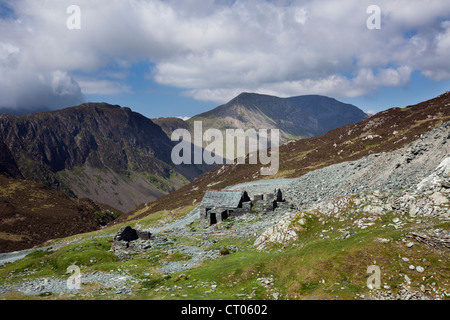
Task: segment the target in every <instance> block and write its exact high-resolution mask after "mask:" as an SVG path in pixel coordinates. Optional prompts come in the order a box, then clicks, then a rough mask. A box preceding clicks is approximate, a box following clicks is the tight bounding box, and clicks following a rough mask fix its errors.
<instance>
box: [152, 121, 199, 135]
mask: <svg viewBox="0 0 450 320" xmlns="http://www.w3.org/2000/svg"><path fill="white" fill-rule="evenodd" d="M152 121H153V122H154V123H155V124H157V125H158V126H160V127H161V129H162V130H163V131H164V132H165V134H167V136H168V137H171V136H172V132H173V131H175V130H177V129H186V130H190V129H191V126H190V125H189V123H188V122H186V121H184V120H182V119H180V118H157V119H152Z"/></svg>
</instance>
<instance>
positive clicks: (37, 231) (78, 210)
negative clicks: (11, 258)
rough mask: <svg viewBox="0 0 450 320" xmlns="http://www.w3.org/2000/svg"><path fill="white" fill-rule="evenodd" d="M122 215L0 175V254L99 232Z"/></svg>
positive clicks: (99, 205) (93, 203)
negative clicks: (57, 239)
mask: <svg viewBox="0 0 450 320" xmlns="http://www.w3.org/2000/svg"><path fill="white" fill-rule="evenodd" d="M120 213H121V212H120V211H117V210H115V209H113V208H111V207H109V206H107V205H102V204H98V203H95V202H93V201H91V200H89V199H79V200H78V199H73V198H70V197H69V196H67V195H66V194H64V193H62V192H58V191H56V190H52V189H50V188H48V187H46V186H44V185H42V184H40V183H36V182H32V181H26V180H21V179H11V178H6V177H4V176H2V175H0V252H9V251H16V250H22V249H27V248H31V247H33V246H37V245H42V244H43V243H44V242H45V241H47V240H51V239H56V238H63V237H68V236H71V235H75V234H80V233H85V232H89V231H94V230H98V229H99V228H100V227H101V226H102V225H105V224H107V223H108V222H110V221H112V220H114V219H115V218H117V217H118V216H119V214H120Z"/></svg>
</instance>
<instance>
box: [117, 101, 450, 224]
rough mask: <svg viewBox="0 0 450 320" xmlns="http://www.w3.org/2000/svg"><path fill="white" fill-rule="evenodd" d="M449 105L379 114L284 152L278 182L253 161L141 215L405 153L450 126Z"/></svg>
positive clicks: (203, 179)
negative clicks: (258, 183)
mask: <svg viewBox="0 0 450 320" xmlns="http://www.w3.org/2000/svg"><path fill="white" fill-rule="evenodd" d="M449 105H450V92H446V93H444V94H442V95H440V96H439V97H437V98H434V99H431V100H429V101H425V102H422V103H419V104H417V105H414V106H408V107H406V108H403V109H400V108H392V109H389V110H386V111H383V112H380V113H377V114H375V115H373V116H372V117H370V118H368V119H365V120H363V121H361V122H358V123H355V124H349V125H346V126H343V127H340V128H336V129H334V130H331V131H329V132H327V133H326V134H324V135H322V136H318V137H313V138H307V139H301V140H297V141H292V142H289V143H286V144H284V145H282V146H281V147H280V150H279V156H280V161H279V163H280V168H279V172H278V174H277V175H275V176H261V175H260V169H261V165H250V164H248V159H247V161H246V164H243V165H222V166H218V167H217V168H214V169H212V170H211V171H209V172H207V173H205V174H203V175H202V176H200V177H198V178H197V179H195V180H194V181H192V182H191V183H189V184H188V185H186V186H184V187H182V188H180V189H178V190H176V191H175V192H173V193H172V194H170V195H168V196H165V197H162V198H160V199H158V200H157V201H155V202H154V203H153V204H152V207H151V208H150V209H148V210H141V212H140V217H142V216H145V215H148V214H150V213H152V212H157V211H159V210H162V209H163V208H164V209H165V210H171V209H174V208H181V207H184V206H191V205H193V204H196V203H199V202H200V201H201V199H202V198H203V195H204V194H205V192H206V190H221V189H223V188H226V187H228V186H231V185H235V184H239V183H242V182H249V181H255V180H260V179H273V178H298V177H301V176H303V175H304V174H306V173H308V172H310V171H314V170H316V169H320V168H324V167H327V166H329V165H332V164H336V163H342V162H346V161H353V160H357V159H361V158H363V157H365V156H367V155H370V154H373V153H381V152H389V151H393V150H397V149H400V148H401V147H402V146H404V145H406V144H408V143H410V142H412V141H414V140H417V139H419V138H420V136H421V135H422V134H424V133H426V132H428V131H431V130H432V129H433V128H435V127H437V126H439V125H441V124H442V123H444V122H446V121H450V108H449V107H448V106H449ZM323 130H326V129H323ZM125 217H126V216H123V217H122V219H125ZM133 217H134V216H133ZM135 218H138V217H135Z"/></svg>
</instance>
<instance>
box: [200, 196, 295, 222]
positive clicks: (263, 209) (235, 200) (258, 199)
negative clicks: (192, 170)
mask: <svg viewBox="0 0 450 320" xmlns="http://www.w3.org/2000/svg"><path fill="white" fill-rule="evenodd" d="M279 207H281V208H283V207H286V208H287V207H290V203H288V202H287V201H286V200H285V199H283V194H282V192H281V189H275V190H274V192H270V193H261V194H255V195H254V196H253V199H250V197H249V195H248V193H247V192H246V191H242V190H241V191H228V190H222V191H211V190H210V191H207V192H206V193H205V196H204V197H203V200H202V202H201V204H200V206H199V209H200V218H201V219H202V220H205V221H207V222H208V223H209V224H210V225H214V224H217V223H218V222H220V221H223V220H225V219H228V218H232V217H237V216H241V215H243V214H247V213H256V212H257V213H269V212H273V211H274V210H275V209H276V208H279Z"/></svg>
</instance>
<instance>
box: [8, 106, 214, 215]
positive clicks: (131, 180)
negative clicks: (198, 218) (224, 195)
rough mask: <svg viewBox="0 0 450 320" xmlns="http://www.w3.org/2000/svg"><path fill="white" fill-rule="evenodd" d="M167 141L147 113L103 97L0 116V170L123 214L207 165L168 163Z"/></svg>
mask: <svg viewBox="0 0 450 320" xmlns="http://www.w3.org/2000/svg"><path fill="white" fill-rule="evenodd" d="M173 146H174V143H173V142H172V141H170V139H169V138H168V137H167V135H166V134H165V133H164V132H163V131H162V129H161V128H160V127H159V126H158V125H156V124H155V123H153V122H152V121H151V120H150V119H148V118H146V117H144V116H142V115H140V114H138V113H135V112H133V111H131V110H130V109H129V108H121V107H120V106H113V105H109V104H105V103H87V104H83V105H80V106H77V107H72V108H67V109H63V110H57V111H52V112H42V113H34V114H28V115H24V116H13V115H7V114H2V115H0V150H3V151H2V153H1V155H0V160H1V161H0V174H4V175H7V176H9V177H14V178H24V179H26V180H31V181H35V182H40V183H43V184H44V185H47V186H49V187H52V188H53V189H56V190H59V191H64V192H65V193H67V194H69V195H72V196H74V195H76V196H77V197H79V198H84V197H86V198H91V199H93V200H95V201H98V202H101V203H106V204H108V205H110V206H112V207H114V208H117V209H119V210H121V211H124V212H127V211H129V210H133V209H134V208H136V207H137V206H138V205H140V204H141V203H144V202H150V201H152V200H155V199H156V198H158V197H160V196H162V195H164V194H167V193H169V192H171V191H173V190H175V189H176V188H178V187H180V186H182V185H184V184H186V183H188V182H189V180H192V179H193V178H195V177H197V176H198V175H199V174H201V173H204V172H206V171H207V170H208V169H209V168H208V167H202V166H195V165H192V166H177V167H175V166H174V165H173V164H172V161H171V151H172V148H173Z"/></svg>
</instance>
